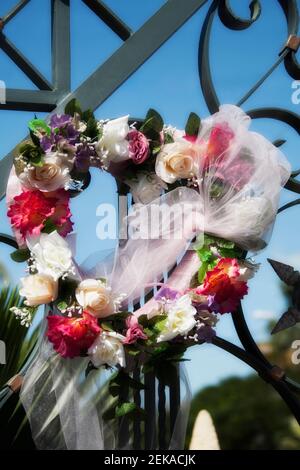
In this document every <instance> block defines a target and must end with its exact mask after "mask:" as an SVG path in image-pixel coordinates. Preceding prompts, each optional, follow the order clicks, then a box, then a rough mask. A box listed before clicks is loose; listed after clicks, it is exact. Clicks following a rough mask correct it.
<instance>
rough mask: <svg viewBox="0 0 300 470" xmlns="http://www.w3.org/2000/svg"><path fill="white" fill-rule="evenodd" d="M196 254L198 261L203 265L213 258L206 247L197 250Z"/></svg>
mask: <svg viewBox="0 0 300 470" xmlns="http://www.w3.org/2000/svg"><path fill="white" fill-rule="evenodd" d="M197 254H198V256H199V258H200V260H201V261H202V262H204V263H206V262H208V261H210V260H211V259H212V257H213V256H214V255H213V253H212V252H211V251H210V250H209V249H208V248H206V247H203V248H201V249H200V250H197Z"/></svg>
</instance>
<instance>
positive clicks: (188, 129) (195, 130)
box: [185, 113, 201, 137]
mask: <svg viewBox="0 0 300 470" xmlns="http://www.w3.org/2000/svg"><path fill="white" fill-rule="evenodd" d="M200 127H201V119H200V117H199V116H198V114H196V113H191V114H190V115H189V117H188V120H187V123H186V126H185V133H186V135H190V136H193V137H194V136H197V135H198V134H199V130H200Z"/></svg>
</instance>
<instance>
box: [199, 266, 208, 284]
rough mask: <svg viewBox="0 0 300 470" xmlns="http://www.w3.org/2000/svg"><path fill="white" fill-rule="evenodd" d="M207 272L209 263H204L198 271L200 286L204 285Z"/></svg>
mask: <svg viewBox="0 0 300 470" xmlns="http://www.w3.org/2000/svg"><path fill="white" fill-rule="evenodd" d="M207 270H208V263H202V264H201V266H200V268H199V270H198V281H199V283H200V284H202V282H203V279H204V278H205V274H206V272H207Z"/></svg>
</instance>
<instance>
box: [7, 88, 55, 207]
mask: <svg viewBox="0 0 300 470" xmlns="http://www.w3.org/2000/svg"><path fill="white" fill-rule="evenodd" d="M58 98H59V93H58V92H56V91H46V90H42V91H40V90H16V89H10V88H8V89H6V103H5V104H1V103H0V109H3V110H7V111H16V110H18V109H19V108H20V106H22V111H40V112H51V111H53V109H55V106H56V103H57V100H58ZM18 145H20V144H18ZM16 148H17V147H16ZM16 148H15V150H16ZM4 158H6V157H4ZM4 158H3V159H2V160H0V173H1V174H2V162H3V161H4ZM9 163H10V165H11V161H10V162H9ZM0 187H1V182H0ZM3 196H4V195H3V194H2V197H3ZM2 197H0V200H1V199H2Z"/></svg>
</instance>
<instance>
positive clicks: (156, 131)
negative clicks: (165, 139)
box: [140, 109, 164, 147]
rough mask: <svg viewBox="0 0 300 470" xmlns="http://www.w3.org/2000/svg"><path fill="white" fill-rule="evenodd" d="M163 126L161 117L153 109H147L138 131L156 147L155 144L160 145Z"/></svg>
mask: <svg viewBox="0 0 300 470" xmlns="http://www.w3.org/2000/svg"><path fill="white" fill-rule="evenodd" d="M163 126H164V121H163V119H162V117H161V115H160V114H159V113H158V112H157V111H155V110H154V109H149V111H148V112H147V115H146V118H145V121H144V123H143V125H142V126H141V128H140V131H141V132H143V133H144V134H145V135H146V137H148V139H150V140H151V141H152V142H154V143H155V144H154V146H155V147H157V143H158V144H159V143H160V132H161V131H162V130H163Z"/></svg>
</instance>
